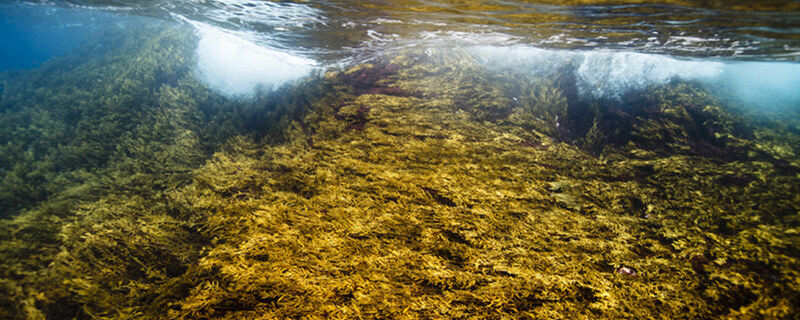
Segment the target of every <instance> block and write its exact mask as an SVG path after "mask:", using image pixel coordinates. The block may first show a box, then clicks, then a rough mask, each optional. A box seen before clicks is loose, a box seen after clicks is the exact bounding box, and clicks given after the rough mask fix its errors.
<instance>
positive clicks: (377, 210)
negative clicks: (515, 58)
mask: <svg viewBox="0 0 800 320" xmlns="http://www.w3.org/2000/svg"><path fill="white" fill-rule="evenodd" d="M136 34H139V35H140V37H138V38H137V37H136V36H135V35H136ZM127 36H128V37H133V38H130V40H125V39H120V40H119V41H120V43H121V47H122V48H125V47H124V45H125V44H128V45H133V44H137V45H141V44H142V43H144V45H142V46H141V47H138V46H137V48H139V49H137V50H133V49H132V48H128V49H125V50H120V51H113V50H112V51H109V52H107V53H106V54H105V55H103V56H102V57H101V58H99V59H97V60H89V61H87V62H84V63H83V64H81V65H77V66H76V65H74V63H75V62H71V61H70V60H69V58H65V59H64V60H61V61H56V62H54V63H51V64H50V65H48V66H46V67H45V68H44V69H42V70H40V71H33V72H31V73H30V74H25V75H15V76H13V77H9V78H7V79H6V80H4V84H5V85H4V91H3V93H2V94H3V96H2V97H3V98H2V101H0V104H2V108H0V109H2V110H3V112H4V113H3V115H2V121H3V122H2V123H3V125H2V126H0V128H2V130H10V131H8V133H7V135H6V134H5V132H4V135H3V139H6V140H4V141H3V149H0V150H2V152H0V154H2V156H3V161H4V162H3V166H2V167H3V168H12V167H13V168H15V169H14V170H6V171H3V174H4V180H3V187H2V188H1V189H0V190H4V191H3V193H0V195H2V199H3V203H4V204H15V205H14V206H5V207H3V212H4V214H5V215H6V216H8V218H7V219H5V220H2V221H1V222H0V229H2V230H0V262H1V263H0V290H2V293H3V294H2V295H0V296H1V297H2V298H0V301H1V302H0V316H1V317H3V318H8V319H43V318H47V319H75V318H77V319H159V318H163V319H275V318H278V319H282V318H304V319H327V318H334V319H356V318H370V319H378V318H381V319H383V318H392V319H418V318H436V319H440V318H442V319H448V318H470V319H472V318H474V319H538V318H548V319H549V318H552V319H562V318H579V319H598V318H609V319H617V318H637V319H638V318H641V319H645V318H787V319H788V318H792V317H794V316H796V315H797V314H798V313H800V310H798V305H800V300H799V299H798V297H800V282H798V279H800V274H798V273H800V271H798V270H800V265H799V262H798V258H799V257H800V252H798V249H797V248H800V234H798V233H799V232H800V219H799V217H800V211H799V210H800V197H799V196H798V194H800V190H798V189H800V183H799V182H800V181H798V180H800V159H799V158H798V152H800V150H798V148H800V144H797V143H793V142H795V141H798V139H799V138H798V135H797V134H796V133H792V129H791V128H792V123H791V122H787V123H784V124H783V125H773V126H767V125H764V123H761V122H759V121H756V120H753V119H752V118H751V117H748V116H747V115H744V114H742V113H740V112H737V111H736V110H735V109H731V108H728V107H727V105H726V104H724V103H722V102H720V100H719V99H717V98H715V97H714V96H713V95H712V94H711V93H710V92H709V90H708V89H707V88H704V87H703V86H701V85H699V84H694V83H687V82H678V81H676V82H673V83H669V84H665V85H659V86H654V87H651V88H648V89H646V90H643V91H641V92H634V93H631V94H630V96H628V97H625V98H624V99H625V100H624V105H625V106H627V107H626V108H625V109H623V108H622V105H620V104H615V103H612V102H610V101H598V100H592V99H590V98H586V97H581V96H579V95H577V94H576V90H575V88H574V86H575V82H574V81H570V79H569V77H568V76H562V77H554V78H552V79H556V80H544V79H536V80H534V81H519V78H518V77H517V75H512V74H506V75H504V74H497V73H495V72H492V71H490V70H487V69H485V68H483V67H482V66H481V65H479V64H477V63H476V62H475V60H474V59H473V58H472V57H471V56H470V55H469V54H467V53H457V52H448V51H441V52H437V53H436V54H434V55H433V56H428V55H425V54H419V53H417V52H413V51H412V52H402V53H398V54H396V55H393V56H387V57H383V58H380V59H376V60H375V61H372V62H371V63H369V64H363V65H359V66H354V67H352V68H348V69H347V70H342V71H336V72H329V73H328V74H326V75H325V76H324V77H322V78H321V79H315V80H309V81H307V82H305V83H302V84H298V85H296V86H294V87H292V88H289V89H287V90H286V91H285V92H284V93H281V94H280V95H273V96H264V97H261V98H259V99H256V101H255V102H251V103H245V102H236V101H228V100H226V99H224V98H222V97H219V96H217V95H215V94H213V93H211V92H208V91H207V90H206V89H204V88H202V86H201V85H199V84H198V83H197V82H196V80H194V79H193V77H192V75H191V71H190V68H191V64H192V63H193V61H191V59H189V58H187V57H191V54H188V53H187V52H188V50H190V49H191V45H190V43H191V35H190V34H187V33H185V32H184V31H180V30H179V29H175V28H167V29H145V30H144V31H143V30H137V31H133V32H132V33H131V34H128V35H127ZM128 41H130V42H128ZM176 44H177V45H176ZM87 50H88V49H87ZM181 50H183V51H181ZM131 61H137V62H136V63H131ZM165 61H167V62H169V61H172V62H169V64H166V65H165V64H164V63H165ZM70 63H72V64H73V66H72V67H68V66H69V65H70ZM171 63H174V65H173V64H171ZM124 67H129V68H131V69H117V68H124ZM52 68H75V70H72V69H63V71H61V72H60V74H62V76H63V77H66V79H69V80H66V79H52V78H48V77H53V73H52V70H51V69H52ZM59 70H62V69H59ZM562 72H564V73H565V74H567V73H569V69H568V68H567V69H565V70H562ZM87 74H88V75H87ZM159 74H162V75H161V76H159ZM84 75H87V76H85V78H80V77H84ZM73 77H75V78H73ZM37 79H38V80H37ZM97 79H99V80H100V81H101V82H103V83H105V82H109V83H111V84H108V85H89V83H92V81H95V82H96V81H97ZM141 79H144V80H141ZM35 81H53V82H43V83H42V84H43V86H41V88H53V89H39V88H40V87H39V86H34V85H32V84H31V83H35ZM87 88H91V90H99V91H96V92H94V91H85V90H89V89H87ZM36 90H55V91H53V92H42V93H41V94H39V95H36V94H32V93H34V92H36ZM51 97H57V98H51ZM48 99H52V100H48ZM23 106H24V107H23ZM71 106H74V107H71ZM64 107H66V109H64ZM62 113H64V114H62ZM115 119H116V120H115ZM115 121H116V122H115ZM11 124H15V125H11ZM119 126H122V127H119ZM75 135H78V136H82V137H83V138H80V139H73V138H72V137H73V136H75ZM40 139H45V140H42V141H39V140H40ZM48 139H49V140H48ZM29 143H34V144H33V145H31V146H30V147H26V146H28V145H27V144H29ZM36 143H39V144H38V145H37V144H36ZM53 146H56V147H53ZM26 148H28V149H26ZM37 148H38V149H37ZM28 154H30V155H28ZM84 154H85V155H87V156H85V159H87V160H86V161H78V160H69V159H74V158H75V157H80V156H81V155H84ZM70 157H72V158H70ZM80 159H82V158H80ZM17 166H19V167H20V168H19V169H16V167H17ZM22 187H25V188H22ZM622 267H626V268H628V269H630V270H634V271H635V275H631V274H623V273H621V272H619V270H620V268H622Z"/></svg>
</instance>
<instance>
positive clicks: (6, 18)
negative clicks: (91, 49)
mask: <svg viewBox="0 0 800 320" xmlns="http://www.w3.org/2000/svg"><path fill="white" fill-rule="evenodd" d="M119 20H120V17H118V16H115V15H112V14H109V13H104V12H102V11H97V10H81V9H73V8H59V7H53V6H43V5H32V4H3V5H0V47H2V48H3V49H2V50H0V71H5V70H20V69H30V68H35V67H38V66H40V65H41V64H42V63H44V62H46V61H48V60H50V59H53V58H55V57H58V56H61V55H64V54H66V53H69V52H70V51H72V50H75V49H76V48H77V47H78V46H80V45H81V44H82V43H83V42H84V41H86V39H88V38H89V36H90V35H92V33H94V32H98V31H100V30H102V29H104V28H106V27H107V26H109V25H111V24H114V23H117V22H118V21H119Z"/></svg>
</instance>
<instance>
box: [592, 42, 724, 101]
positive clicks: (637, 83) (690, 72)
mask: <svg viewBox="0 0 800 320" xmlns="http://www.w3.org/2000/svg"><path fill="white" fill-rule="evenodd" d="M582 55H583V61H582V62H581V64H580V67H578V70H576V74H577V76H578V79H579V81H580V82H582V84H583V88H584V90H587V91H589V92H591V93H592V94H594V95H595V96H598V97H619V95H620V94H622V93H624V92H625V91H627V90H631V89H644V88H645V87H647V86H648V85H653V84H663V83H667V82H668V81H670V80H671V79H673V78H680V79H686V80H695V79H709V78H713V77H716V76H718V75H720V74H721V73H722V66H723V64H722V63H719V62H715V61H687V60H678V59H673V58H670V57H666V56H659V55H653V54H643V53H634V52H602V51H600V52H583V53H582Z"/></svg>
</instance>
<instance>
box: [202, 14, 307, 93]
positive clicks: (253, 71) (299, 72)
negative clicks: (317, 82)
mask: <svg viewBox="0 0 800 320" xmlns="http://www.w3.org/2000/svg"><path fill="white" fill-rule="evenodd" d="M192 25H193V26H194V27H195V28H196V30H197V32H198V35H199V37H200V41H199V43H198V45H197V73H198V75H199V77H200V79H202V80H203V81H204V82H205V83H206V84H207V85H208V86H209V87H211V88H213V89H216V90H219V91H221V92H223V93H224V94H226V95H229V96H238V97H242V96H251V95H253V94H254V93H255V92H256V89H257V88H264V89H272V88H276V87H278V86H280V85H282V84H284V83H287V82H290V81H294V80H297V79H299V78H302V77H304V76H306V75H308V74H309V73H311V72H312V71H313V70H314V69H315V67H316V62H315V61H314V60H311V59H308V58H305V57H302V56H299V55H295V54H291V53H287V52H283V51H279V50H277V49H275V48H270V47H267V46H262V45H258V44H256V43H254V42H252V41H248V40H247V39H245V38H244V37H242V36H240V35H236V34H233V33H232V32H229V31H225V30H222V29H220V28H216V27H213V26H210V25H207V24H203V23H197V22H193V23H192Z"/></svg>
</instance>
